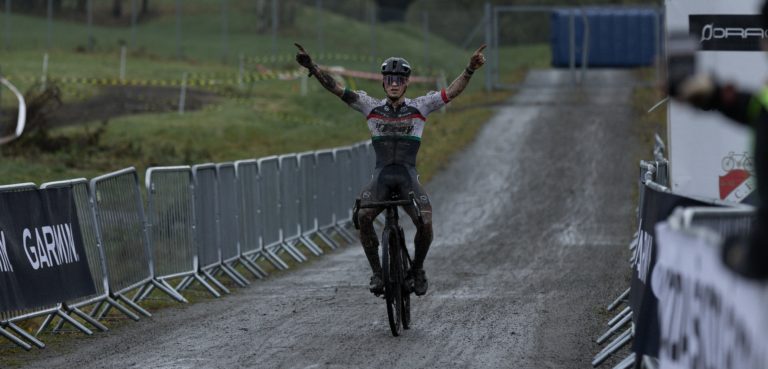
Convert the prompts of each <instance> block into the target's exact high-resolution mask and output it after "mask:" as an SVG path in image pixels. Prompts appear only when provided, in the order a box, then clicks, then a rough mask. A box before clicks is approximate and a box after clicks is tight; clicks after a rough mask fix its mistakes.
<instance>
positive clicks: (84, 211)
mask: <svg viewBox="0 0 768 369" xmlns="http://www.w3.org/2000/svg"><path fill="white" fill-rule="evenodd" d="M65 187H66V188H71V189H72V193H73V197H74V201H75V208H76V209H77V217H78V220H79V223H80V233H81V235H82V237H83V248H84V249H85V254H86V258H87V259H88V268H89V269H90V272H91V277H92V278H93V282H94V287H95V289H96V292H95V293H94V294H93V295H91V296H83V297H81V298H79V299H75V300H73V301H67V302H62V303H61V310H59V311H57V312H56V313H55V314H50V315H48V316H47V317H46V318H45V320H44V321H43V323H42V324H41V325H40V327H39V329H38V330H37V333H36V335H39V334H40V333H42V332H43V331H44V330H45V329H46V328H47V327H48V325H49V324H51V323H52V322H53V319H54V318H56V317H57V316H58V317H59V318H61V319H60V320H59V322H58V323H57V324H56V325H55V327H54V328H53V330H54V331H58V330H60V329H61V328H62V326H63V324H64V323H65V322H67V323H70V324H71V323H72V320H73V319H72V318H71V317H69V315H71V314H74V315H77V316H78V317H79V318H81V319H83V320H85V321H86V322H88V323H89V324H90V325H92V326H94V327H96V328H97V329H99V330H101V331H107V330H109V329H108V328H107V327H106V326H104V325H103V324H101V323H100V322H99V321H98V320H96V319H94V318H93V317H92V315H93V313H91V314H87V313H85V312H83V311H82V310H81V308H82V307H85V306H89V305H94V304H96V308H95V309H94V311H96V310H98V308H99V306H100V305H102V304H114V305H116V306H118V307H117V308H118V309H120V310H121V311H123V310H124V311H127V312H128V313H129V316H131V315H133V316H135V314H133V312H131V311H130V310H128V309H127V308H125V307H124V306H122V305H120V304H119V303H118V302H117V301H115V300H114V299H113V298H112V297H111V296H110V295H109V281H108V280H107V273H106V269H105V268H106V265H105V263H104V252H103V251H104V250H103V249H102V248H101V246H100V245H99V242H98V239H97V237H96V223H95V214H94V213H93V204H92V202H91V197H90V190H89V187H88V180H86V179H85V178H79V179H73V180H66V181H56V182H48V183H43V184H42V185H41V186H40V189H47V188H65ZM62 311H63V312H65V313H66V315H67V316H66V317H65V316H64V315H62V314H61V312H62ZM135 317H136V319H138V316H135ZM75 322H77V321H75ZM78 324H79V323H78ZM73 325H74V324H73ZM75 327H77V328H78V329H80V330H81V331H83V330H82V329H81V328H80V327H78V326H77V325H75ZM84 332H85V331H84ZM85 333H86V334H89V333H88V332H85Z"/></svg>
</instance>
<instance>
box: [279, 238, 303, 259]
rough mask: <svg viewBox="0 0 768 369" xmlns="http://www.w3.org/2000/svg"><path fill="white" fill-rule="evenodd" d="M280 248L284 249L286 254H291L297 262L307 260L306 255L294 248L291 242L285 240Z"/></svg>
mask: <svg viewBox="0 0 768 369" xmlns="http://www.w3.org/2000/svg"><path fill="white" fill-rule="evenodd" d="M280 248H281V249H283V250H285V252H287V253H288V255H291V257H292V258H293V259H294V260H296V261H297V262H299V263H303V262H305V261H307V260H308V259H307V257H306V256H304V254H302V253H301V252H299V250H296V248H295V247H293V246H292V245H291V244H289V243H287V242H283V243H281V244H280Z"/></svg>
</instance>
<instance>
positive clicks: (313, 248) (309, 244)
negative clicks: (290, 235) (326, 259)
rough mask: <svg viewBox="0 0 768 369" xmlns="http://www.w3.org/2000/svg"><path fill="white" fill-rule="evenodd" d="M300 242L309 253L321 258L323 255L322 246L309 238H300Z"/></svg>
mask: <svg viewBox="0 0 768 369" xmlns="http://www.w3.org/2000/svg"><path fill="white" fill-rule="evenodd" d="M299 241H301V243H302V244H303V245H304V246H305V247H306V248H307V250H309V252H311V253H313V254H315V256H320V255H322V254H323V249H321V248H320V246H317V244H316V243H315V242H314V241H312V240H311V239H310V238H309V237H307V236H301V237H300V238H299Z"/></svg>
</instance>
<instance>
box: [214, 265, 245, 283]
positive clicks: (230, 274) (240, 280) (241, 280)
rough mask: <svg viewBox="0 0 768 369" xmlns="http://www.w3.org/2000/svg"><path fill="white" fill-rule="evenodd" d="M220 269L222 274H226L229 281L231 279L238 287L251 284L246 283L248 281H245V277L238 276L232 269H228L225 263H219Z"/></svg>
mask: <svg viewBox="0 0 768 369" xmlns="http://www.w3.org/2000/svg"><path fill="white" fill-rule="evenodd" d="M220 269H221V271H222V272H223V273H224V274H226V275H227V276H228V277H229V278H230V279H232V280H233V281H234V282H235V283H236V284H237V285H239V286H240V287H245V286H247V285H249V284H251V282H248V280H247V279H245V277H243V276H242V275H240V273H238V272H237V271H236V270H234V269H233V268H230V267H229V265H227V264H225V263H221V265H220Z"/></svg>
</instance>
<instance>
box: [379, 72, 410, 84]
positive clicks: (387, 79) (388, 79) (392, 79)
mask: <svg viewBox="0 0 768 369" xmlns="http://www.w3.org/2000/svg"><path fill="white" fill-rule="evenodd" d="M406 82H408V77H406V76H400V75H397V74H387V75H385V76H384V84H385V85H387V86H391V85H394V84H395V83H397V85H398V86H402V85H404V84H405V83H406Z"/></svg>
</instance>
